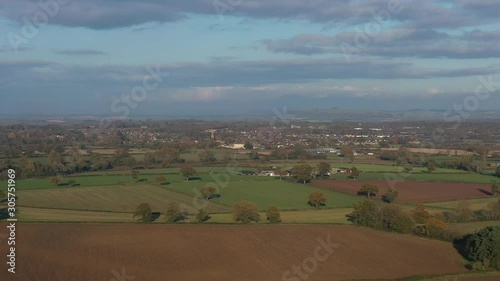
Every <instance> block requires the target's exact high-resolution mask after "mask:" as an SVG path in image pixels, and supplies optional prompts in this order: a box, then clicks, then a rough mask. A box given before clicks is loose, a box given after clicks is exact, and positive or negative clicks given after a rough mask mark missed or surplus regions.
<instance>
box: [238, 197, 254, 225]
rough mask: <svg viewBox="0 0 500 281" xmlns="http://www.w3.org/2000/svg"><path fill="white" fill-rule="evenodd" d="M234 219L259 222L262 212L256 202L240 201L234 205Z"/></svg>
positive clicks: (243, 221)
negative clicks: (260, 212)
mask: <svg viewBox="0 0 500 281" xmlns="http://www.w3.org/2000/svg"><path fill="white" fill-rule="evenodd" d="M233 219H234V221H235V222H242V223H250V222H259V220H260V214H259V210H258V208H257V205H255V203H252V202H249V201H239V202H238V203H236V204H235V205H234V206H233Z"/></svg>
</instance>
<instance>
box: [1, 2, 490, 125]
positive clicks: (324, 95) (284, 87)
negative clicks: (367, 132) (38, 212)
mask: <svg viewBox="0 0 500 281" xmlns="http://www.w3.org/2000/svg"><path fill="white" fill-rule="evenodd" d="M0 34H2V36H1V37H0V85H2V87H1V88H0V98H1V100H2V103H5V104H8V106H3V107H2V111H3V112H2V113H4V114H13V113H18V114H54V115H56V114H61V115H62V114H89V115H91V114H105V115H127V116H128V115H130V116H133V115H143V114H154V115H161V114H167V115H176V114H182V115H186V114H220V113H228V114H245V113H248V112H253V111H260V112H267V111H269V112H270V111H271V110H272V108H282V107H283V106H287V107H288V108H293V109H295V108H297V109H299V108H301V109H311V108H329V107H340V108H356V109H375V110H379V109H385V110H400V109H415V108H424V109H442V110H447V109H449V108H452V107H453V106H454V105H455V104H462V103H463V102H464V100H467V97H470V96H471V95H472V96H473V95H474V89H476V87H477V86H478V85H480V82H479V79H480V77H483V79H486V80H488V79H490V80H492V81H498V82H499V83H500V75H499V72H500V48H499V46H500V2H498V1H495V0H456V1H446V0H433V1H425V2H424V1H416V0H414V1H409V0H401V1H397V0H369V1H359V0H335V1H326V0H300V1H299V0H289V1H265V0H231V1H229V0H184V1H174V0H163V1H160V0H144V1H132V0H120V1H118V0H109V1H97V0H41V1H38V0H16V1H10V0H0ZM148 68H149V69H156V70H157V71H160V73H168V76H167V75H165V76H164V77H162V78H161V79H160V80H158V81H157V80H154V79H153V78H154V77H153V76H151V74H150V73H149V72H148V70H147V69H148ZM144 79H146V80H150V81H151V82H154V83H152V84H154V85H153V86H154V87H148V89H145V90H144V92H140V89H139V88H140V87H144V86H143V80H144ZM156 82H158V83H156ZM495 83H496V82H495ZM494 85H495V89H494V90H496V91H491V93H490V95H488V96H489V97H488V98H487V99H486V100H480V101H481V103H480V104H479V107H478V109H484V110H487V109H498V108H500V106H499V105H500V98H499V89H500V85H498V83H497V84H494ZM497 85H498V86H497ZM137 87H139V88H137ZM490 88H491V87H490ZM134 89H135V90H134ZM138 89H139V90H138ZM134 91H136V94H137V93H145V94H144V95H143V96H141V97H139V98H138V96H137V95H134V94H133V93H134ZM127 100H128V103H127ZM125 108H126V110H125Z"/></svg>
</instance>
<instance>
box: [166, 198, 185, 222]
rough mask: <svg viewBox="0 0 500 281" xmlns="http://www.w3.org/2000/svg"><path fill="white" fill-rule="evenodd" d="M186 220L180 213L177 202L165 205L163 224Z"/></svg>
mask: <svg viewBox="0 0 500 281" xmlns="http://www.w3.org/2000/svg"><path fill="white" fill-rule="evenodd" d="M184 219H186V218H185V217H184V214H183V213H182V212H181V208H180V207H179V204H178V203H177V202H170V203H168V205H167V210H166V211H165V222H166V223H175V222H178V221H181V220H184Z"/></svg>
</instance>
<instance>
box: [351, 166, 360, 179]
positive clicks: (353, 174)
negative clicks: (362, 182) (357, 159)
mask: <svg viewBox="0 0 500 281" xmlns="http://www.w3.org/2000/svg"><path fill="white" fill-rule="evenodd" d="M360 174H361V171H360V170H358V168H356V167H352V168H351V178H353V179H357V178H358V177H359V175H360Z"/></svg>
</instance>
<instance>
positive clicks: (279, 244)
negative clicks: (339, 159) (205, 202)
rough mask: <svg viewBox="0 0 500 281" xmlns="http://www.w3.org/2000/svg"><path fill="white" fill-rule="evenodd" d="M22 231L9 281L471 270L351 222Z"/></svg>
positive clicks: (448, 250)
mask: <svg viewBox="0 0 500 281" xmlns="http://www.w3.org/2000/svg"><path fill="white" fill-rule="evenodd" d="M17 233H18V240H19V241H22V243H20V244H19V245H18V248H17V251H18V252H17V254H18V256H19V257H22V258H19V259H18V264H17V274H16V275H15V276H14V278H12V276H11V279H9V280H11V281H17V280H19V281H25V280H33V281H35V280H51V281H68V280H79V281H87V280H88V281H97V280H103V281H104V280H113V279H115V280H116V278H118V276H124V275H126V276H133V277H134V279H135V280H148V281H155V280H161V281H164V280H191V281H196V280H200V281H201V280H203V281H206V280H217V281H225V280H227V281H234V280H247V281H252V280H256V281H262V280H282V279H283V278H288V279H290V278H292V277H297V275H296V273H295V274H294V273H293V272H292V267H293V266H294V265H295V266H298V267H299V268H300V269H301V273H302V274H307V277H308V278H307V280H354V279H389V278H403V277H409V276H415V275H420V276H428V275H444V274H457V273H465V272H466V271H467V270H466V269H465V267H464V264H463V261H462V259H461V257H460V256H459V255H458V253H457V252H456V250H455V249H454V248H453V247H452V246H451V244H449V243H445V242H439V241H431V240H425V239H420V238H415V237H411V236H404V235H397V234H390V233H383V232H378V231H372V230H369V229H364V228H355V227H350V226H298V225H282V226H266V225H239V226H215V225H212V226H211V225H204V226H197V225H173V226H171V225H133V226H131V225H91V224H87V225H81V224H77V225H75V224H19V225H18V229H17ZM320 239H321V240H322V241H324V242H323V243H321V242H319V240H320ZM327 241H329V245H331V246H330V248H329V249H330V250H329V252H327V250H325V248H324V247H325V246H322V245H325V244H328V242H327ZM318 247H319V249H320V250H318V251H319V252H318V253H319V254H321V258H322V259H324V261H322V262H318V261H317V260H314V258H313V257H314V256H315V254H314V253H315V249H316V248H318ZM322 247H323V248H322ZM187 249H192V250H187ZM74 253H78V254H77V255H75V254H74ZM139 253H140V254H139ZM41 261H43V262H41ZM304 262H305V263H304ZM304 265H305V266H306V267H307V269H306V270H307V271H305V270H304V269H305V268H304V267H303V266H304ZM5 274H6V264H5V263H2V264H1V265H0V278H1V279H2V280H3V279H5V277H6V276H5ZM285 280H286V279H285ZM290 280H293V279H290Z"/></svg>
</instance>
